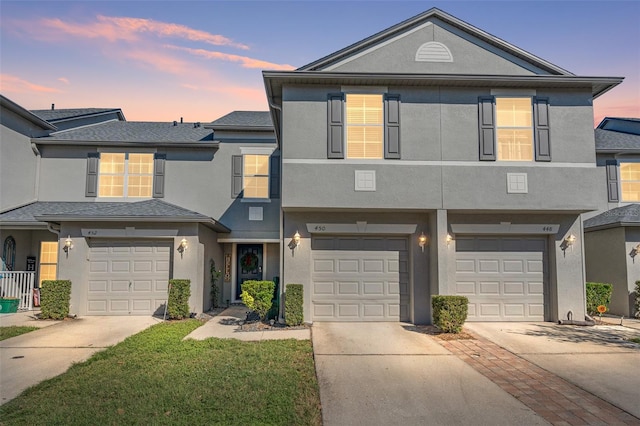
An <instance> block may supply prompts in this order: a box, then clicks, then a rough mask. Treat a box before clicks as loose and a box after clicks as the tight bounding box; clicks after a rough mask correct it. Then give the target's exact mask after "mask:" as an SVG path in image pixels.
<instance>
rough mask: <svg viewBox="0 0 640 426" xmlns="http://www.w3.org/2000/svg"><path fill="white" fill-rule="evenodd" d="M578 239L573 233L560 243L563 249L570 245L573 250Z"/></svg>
mask: <svg viewBox="0 0 640 426" xmlns="http://www.w3.org/2000/svg"><path fill="white" fill-rule="evenodd" d="M576 239H577V238H576V236H575V235H573V234H569V235H567V236H566V237H565V238H564V240H562V244H560V248H561V249H562V251H565V250H566V249H568V248H569V247H571V250H573V244H574V243H575V242H576Z"/></svg>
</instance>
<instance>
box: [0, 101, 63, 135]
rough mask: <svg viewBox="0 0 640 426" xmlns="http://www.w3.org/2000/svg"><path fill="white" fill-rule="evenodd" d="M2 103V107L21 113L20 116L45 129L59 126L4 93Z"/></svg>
mask: <svg viewBox="0 0 640 426" xmlns="http://www.w3.org/2000/svg"><path fill="white" fill-rule="evenodd" d="M0 105H1V106H2V108H6V109H8V110H9V111H11V112H13V113H14V114H17V115H19V116H20V117H22V118H24V119H26V120H28V121H30V122H32V123H33V124H35V125H36V126H38V127H41V128H42V129H44V130H57V127H56V126H54V125H53V124H51V123H48V122H47V121H46V120H44V119H43V118H41V117H39V116H37V115H35V114H33V113H32V112H30V111H27V110H26V109H24V108H22V107H21V106H20V105H18V104H17V103H15V102H13V101H12V100H11V99H9V98H7V97H5V96H3V95H0Z"/></svg>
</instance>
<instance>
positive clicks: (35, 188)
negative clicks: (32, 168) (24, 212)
mask: <svg viewBox="0 0 640 426" xmlns="http://www.w3.org/2000/svg"><path fill="white" fill-rule="evenodd" d="M31 150H32V151H33V153H34V154H35V155H36V180H35V182H34V184H33V195H34V196H33V199H34V200H38V198H39V195H40V160H41V158H42V156H41V155H40V150H38V146H37V145H36V144H35V142H31Z"/></svg>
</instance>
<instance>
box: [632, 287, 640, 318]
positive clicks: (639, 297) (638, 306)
mask: <svg viewBox="0 0 640 426" xmlns="http://www.w3.org/2000/svg"><path fill="white" fill-rule="evenodd" d="M635 293H636V300H635V306H634V308H635V309H634V312H633V314H634V316H635V317H636V318H640V281H636V288H635Z"/></svg>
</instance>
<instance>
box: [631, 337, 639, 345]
mask: <svg viewBox="0 0 640 426" xmlns="http://www.w3.org/2000/svg"><path fill="white" fill-rule="evenodd" d="M629 341H631V342H633V343H637V344H639V345H640V337H632V338H631V339H629Z"/></svg>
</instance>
